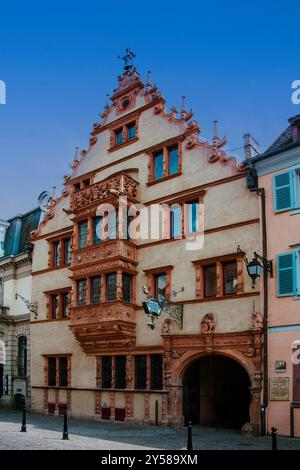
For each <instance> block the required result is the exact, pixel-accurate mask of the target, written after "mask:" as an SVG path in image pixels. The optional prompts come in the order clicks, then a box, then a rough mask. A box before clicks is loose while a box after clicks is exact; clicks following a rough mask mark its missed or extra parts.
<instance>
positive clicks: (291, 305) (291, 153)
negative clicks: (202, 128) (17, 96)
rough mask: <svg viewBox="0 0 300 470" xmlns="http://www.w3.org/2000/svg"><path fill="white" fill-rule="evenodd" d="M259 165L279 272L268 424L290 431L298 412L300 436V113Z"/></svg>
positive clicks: (272, 298)
mask: <svg viewBox="0 0 300 470" xmlns="http://www.w3.org/2000/svg"><path fill="white" fill-rule="evenodd" d="M253 165H254V168H255V170H256V173H257V175H258V186H259V188H264V192H265V196H266V204H265V209H266V217H265V221H266V227H267V237H266V241H267V257H268V259H269V260H270V259H271V260H273V267H274V272H273V277H271V276H270V274H268V309H267V310H268V318H267V325H268V336H267V364H268V367H267V370H268V373H267V374H265V375H267V382H266V384H267V385H266V386H267V389H268V390H267V395H266V396H267V403H266V404H267V405H268V407H267V413H266V420H267V430H268V431H269V432H270V429H271V427H272V426H276V427H277V428H278V433H279V434H281V435H290V433H293V429H292V428H293V417H291V416H294V435H295V436H300V364H298V362H299V363H300V115H298V116H295V117H293V118H291V119H289V126H288V127H287V129H286V130H285V131H284V132H283V133H282V134H281V135H280V136H279V137H278V139H277V140H276V141H275V142H274V143H273V144H272V145H271V146H270V147H269V148H268V149H267V151H266V152H265V153H264V154H262V155H260V156H259V157H256V158H255V159H253ZM262 225H263V224H262ZM298 343H299V344H298ZM297 348H299V349H297Z"/></svg>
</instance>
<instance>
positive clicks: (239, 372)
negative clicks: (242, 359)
mask: <svg viewBox="0 0 300 470" xmlns="http://www.w3.org/2000/svg"><path fill="white" fill-rule="evenodd" d="M182 382H183V414H184V417H185V421H186V422H187V421H189V420H191V421H192V423H193V424H202V425H213V426H221V427H226V428H237V429H238V428H241V426H242V425H243V424H245V423H246V422H248V421H249V406H250V401H251V395H250V389H249V388H250V385H251V384H250V379H249V376H248V374H247V372H246V370H245V369H244V368H243V367H242V366H241V365H240V364H239V363H238V362H236V361H235V360H233V359H230V358H228V357H225V356H217V355H210V356H205V357H203V358H200V359H198V360H196V361H194V362H192V363H191V365H190V366H189V367H188V368H187V370H186V372H185V374H184V377H183V381H182Z"/></svg>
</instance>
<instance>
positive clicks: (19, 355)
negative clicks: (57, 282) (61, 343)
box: [0, 208, 41, 407]
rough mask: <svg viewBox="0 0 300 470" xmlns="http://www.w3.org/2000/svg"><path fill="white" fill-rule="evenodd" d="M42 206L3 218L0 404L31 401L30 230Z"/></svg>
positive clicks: (0, 234) (0, 225) (0, 241)
mask: <svg viewBox="0 0 300 470" xmlns="http://www.w3.org/2000/svg"><path fill="white" fill-rule="evenodd" d="M40 217H41V210H40V208H37V209H34V210H32V211H30V212H28V213H26V214H23V215H18V216H16V217H13V218H12V219H10V220H8V221H0V249H1V256H0V406H1V407H15V406H17V407H21V406H23V405H24V403H25V401H26V400H27V401H28V403H30V392H31V389H30V354H29V349H30V313H29V310H28V307H27V306H26V304H25V303H24V300H22V297H23V298H24V299H25V300H27V301H28V302H29V301H30V295H31V255H32V245H31V243H30V238H31V232H32V230H35V229H37V228H38V224H39V221H40Z"/></svg>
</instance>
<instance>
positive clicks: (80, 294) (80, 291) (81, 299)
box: [77, 279, 86, 306]
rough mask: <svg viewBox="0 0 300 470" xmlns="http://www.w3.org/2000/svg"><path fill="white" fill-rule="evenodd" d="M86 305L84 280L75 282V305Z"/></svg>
mask: <svg viewBox="0 0 300 470" xmlns="http://www.w3.org/2000/svg"><path fill="white" fill-rule="evenodd" d="M85 304H86V279H81V280H80V281H77V305H78V306H80V305H85Z"/></svg>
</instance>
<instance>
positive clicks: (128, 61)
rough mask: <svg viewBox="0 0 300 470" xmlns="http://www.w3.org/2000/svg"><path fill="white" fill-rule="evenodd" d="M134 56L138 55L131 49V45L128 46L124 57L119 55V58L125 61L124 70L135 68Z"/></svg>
mask: <svg viewBox="0 0 300 470" xmlns="http://www.w3.org/2000/svg"><path fill="white" fill-rule="evenodd" d="M134 57H136V55H135V54H134V53H133V52H132V50H131V49H129V47H127V49H126V54H125V55H124V57H121V56H118V59H121V60H123V61H124V70H127V71H129V70H132V69H133V63H132V59H133V58H134Z"/></svg>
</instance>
